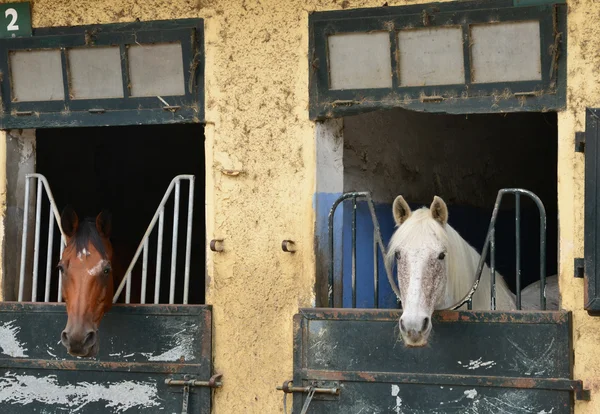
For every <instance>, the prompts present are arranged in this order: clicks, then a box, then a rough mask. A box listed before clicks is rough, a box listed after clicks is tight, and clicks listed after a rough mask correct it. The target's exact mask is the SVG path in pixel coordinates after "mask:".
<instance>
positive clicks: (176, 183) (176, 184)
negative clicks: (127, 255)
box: [113, 175, 195, 305]
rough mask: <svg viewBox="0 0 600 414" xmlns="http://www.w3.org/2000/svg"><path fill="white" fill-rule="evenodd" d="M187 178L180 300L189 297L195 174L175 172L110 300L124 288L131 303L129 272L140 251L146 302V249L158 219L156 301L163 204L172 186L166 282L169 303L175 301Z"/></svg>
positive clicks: (162, 226) (156, 295)
mask: <svg viewBox="0 0 600 414" xmlns="http://www.w3.org/2000/svg"><path fill="white" fill-rule="evenodd" d="M184 180H187V181H189V198H188V208H187V209H188V212H187V232H186V240H185V273H184V285H183V304H184V305H187V303H188V299H189V284H190V256H191V248H192V214H193V212H194V180H195V178H194V176H193V175H178V176H176V177H175V178H173V180H171V184H169V187H168V188H167V191H166V192H165V195H164V197H163V199H162V200H161V202H160V204H159V206H158V208H157V209H156V213H154V217H152V221H151V222H150V225H149V226H148V229H147V230H146V233H145V234H144V237H143V239H142V241H141V242H140V244H139V246H138V248H137V251H136V252H135V255H134V256H133V259H132V261H131V263H130V264H129V268H128V269H127V272H126V273H125V277H124V278H123V280H122V281H121V283H120V284H119V287H118V288H117V290H116V292H115V295H114V297H113V302H116V301H117V300H118V299H119V296H120V295H121V292H123V288H125V303H131V272H132V270H133V268H134V266H135V265H136V263H137V261H138V259H139V258H140V255H142V291H141V303H146V284H147V281H148V250H149V243H150V235H151V234H152V232H153V230H154V228H155V227H156V223H157V222H158V239H157V250H156V274H155V287H154V304H158V303H159V294H160V283H161V264H162V246H163V235H164V234H163V233H164V221H165V205H166V204H167V201H169V198H170V196H171V194H172V193H173V190H175V195H174V197H175V200H174V201H175V202H174V206H173V236H172V239H171V240H172V241H171V246H172V247H171V275H170V285H169V304H171V305H172V304H174V303H175V281H176V266H177V238H178V229H179V201H180V195H181V182H182V181H184Z"/></svg>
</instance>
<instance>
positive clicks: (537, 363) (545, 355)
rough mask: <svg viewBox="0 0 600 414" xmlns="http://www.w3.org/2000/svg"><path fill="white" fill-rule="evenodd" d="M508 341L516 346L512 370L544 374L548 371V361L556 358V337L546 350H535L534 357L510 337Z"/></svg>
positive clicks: (529, 374)
mask: <svg viewBox="0 0 600 414" xmlns="http://www.w3.org/2000/svg"><path fill="white" fill-rule="evenodd" d="M508 342H510V344H511V345H512V346H513V347H514V348H515V352H514V357H513V362H512V364H511V365H510V368H511V370H513V371H517V372H522V373H523V374H524V375H527V376H531V375H544V374H548V373H547V372H546V367H547V365H548V364H547V362H546V361H548V360H550V359H553V358H555V354H556V348H555V347H554V338H552V339H551V340H550V343H549V344H548V346H547V347H546V349H545V350H543V351H542V350H541V349H540V350H539V351H538V352H535V356H534V357H530V356H529V355H528V354H527V352H526V351H525V350H524V349H522V348H521V347H520V346H519V345H518V344H517V343H516V342H514V341H513V340H511V339H510V338H508Z"/></svg>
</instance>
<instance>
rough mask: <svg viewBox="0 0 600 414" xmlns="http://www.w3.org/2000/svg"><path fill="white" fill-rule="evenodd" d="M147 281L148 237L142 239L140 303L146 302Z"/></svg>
mask: <svg viewBox="0 0 600 414" xmlns="http://www.w3.org/2000/svg"><path fill="white" fill-rule="evenodd" d="M147 283H148V239H146V240H144V253H143V258H142V291H141V293H140V303H141V304H144V303H146V284H147Z"/></svg>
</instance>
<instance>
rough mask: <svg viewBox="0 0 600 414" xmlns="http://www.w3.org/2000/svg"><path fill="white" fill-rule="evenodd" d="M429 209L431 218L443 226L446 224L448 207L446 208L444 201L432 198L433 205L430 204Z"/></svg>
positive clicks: (436, 197)
mask: <svg viewBox="0 0 600 414" xmlns="http://www.w3.org/2000/svg"><path fill="white" fill-rule="evenodd" d="M429 209H430V210H431V215H432V216H433V218H434V219H435V220H437V221H439V222H440V223H441V224H442V225H445V224H446V223H447V222H448V207H446V203H445V202H444V200H442V199H441V198H439V197H438V196H435V197H433V203H431V207H429Z"/></svg>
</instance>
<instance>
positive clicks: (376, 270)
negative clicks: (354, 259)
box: [373, 230, 379, 309]
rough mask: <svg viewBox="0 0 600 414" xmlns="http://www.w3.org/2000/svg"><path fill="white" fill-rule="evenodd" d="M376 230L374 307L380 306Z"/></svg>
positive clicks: (374, 235)
mask: <svg viewBox="0 0 600 414" xmlns="http://www.w3.org/2000/svg"><path fill="white" fill-rule="evenodd" d="M376 237H377V236H376V234H375V230H373V307H374V308H375V309H377V308H379V257H378V256H377V253H379V251H378V247H377V240H376Z"/></svg>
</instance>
